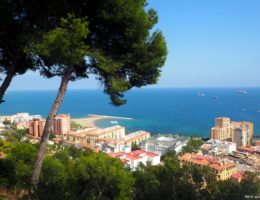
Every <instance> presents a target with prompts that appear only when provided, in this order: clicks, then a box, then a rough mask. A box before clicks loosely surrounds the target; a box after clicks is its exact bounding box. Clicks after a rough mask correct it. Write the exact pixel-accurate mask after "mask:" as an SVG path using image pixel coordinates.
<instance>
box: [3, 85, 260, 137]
mask: <svg viewBox="0 0 260 200" xmlns="http://www.w3.org/2000/svg"><path fill="white" fill-rule="evenodd" d="M236 90H238V89H234V88H230V89H223V88H222V89H198V88H197V89H139V90H132V91H130V92H128V93H127V95H126V98H127V99H128V102H127V104H126V105H124V106H122V107H113V106H111V105H110V104H109V98H108V97H107V96H106V95H104V94H103V93H102V91H100V90H74V91H73V90H72V91H68V93H67V95H66V97H65V100H64V102H63V105H62V106H61V108H60V110H59V113H70V114H71V116H72V117H85V116H87V115H88V114H103V115H114V116H125V117H132V118H134V120H117V121H118V122H119V124H120V125H123V126H125V127H126V128H127V130H128V131H129V132H131V131H135V130H140V129H143V130H147V131H151V132H153V133H181V134H187V135H191V134H197V135H200V136H209V134H210V128H211V127H212V126H213V125H214V119H215V118H216V117H219V116H227V117H231V118H232V119H233V120H248V121H252V122H254V125H255V134H257V135H259V133H260V88H248V89H246V91H248V93H247V94H239V93H236ZM199 92H200V93H204V94H205V96H204V97H203V96H198V95H197V93H199ZM55 95H56V91H19V92H18V91H12V92H8V94H7V96H6V98H5V100H6V102H5V103H4V104H1V105H0V115H7V114H8V115H10V114H15V113H17V112H29V113H30V114H41V115H42V116H46V115H47V113H48V111H49V109H50V107H51V104H52V102H53V100H54V98H55ZM213 96H218V98H217V99H214V98H213ZM257 111H258V112H257ZM110 121H111V120H101V121H98V122H97V125H98V126H101V127H106V126H110V125H111V123H110Z"/></svg>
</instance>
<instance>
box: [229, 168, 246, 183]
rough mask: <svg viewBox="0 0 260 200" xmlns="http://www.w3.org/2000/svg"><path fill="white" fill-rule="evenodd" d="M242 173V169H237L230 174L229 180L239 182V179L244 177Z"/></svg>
mask: <svg viewBox="0 0 260 200" xmlns="http://www.w3.org/2000/svg"><path fill="white" fill-rule="evenodd" d="M244 175H245V172H243V171H238V172H236V173H234V174H232V176H231V180H232V181H233V182H236V183H239V182H241V180H242V179H243V178H244Z"/></svg>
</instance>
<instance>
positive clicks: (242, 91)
mask: <svg viewBox="0 0 260 200" xmlns="http://www.w3.org/2000/svg"><path fill="white" fill-rule="evenodd" d="M236 92H237V93H240V94H247V91H245V90H237V91H236Z"/></svg>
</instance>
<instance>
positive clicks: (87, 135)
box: [64, 125, 150, 152]
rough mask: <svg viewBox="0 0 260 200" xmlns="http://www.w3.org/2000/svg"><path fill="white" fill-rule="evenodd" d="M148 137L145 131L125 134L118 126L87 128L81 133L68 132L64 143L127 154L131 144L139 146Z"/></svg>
mask: <svg viewBox="0 0 260 200" xmlns="http://www.w3.org/2000/svg"><path fill="white" fill-rule="evenodd" d="M149 137H150V133H149V132H146V131H136V132H133V133H130V134H127V135H126V134H125V128H124V127H122V126H119V125H116V126H111V127H108V128H103V129H101V128H96V127H94V128H87V129H85V130H82V131H75V132H72V131H71V132H69V133H67V134H66V137H65V139H64V143H71V142H73V143H75V144H85V145H88V146H89V147H90V148H96V147H99V150H100V151H103V152H119V151H123V152H128V151H129V149H130V150H131V147H132V145H133V144H137V145H138V144H140V143H141V141H143V140H146V139H147V138H149Z"/></svg>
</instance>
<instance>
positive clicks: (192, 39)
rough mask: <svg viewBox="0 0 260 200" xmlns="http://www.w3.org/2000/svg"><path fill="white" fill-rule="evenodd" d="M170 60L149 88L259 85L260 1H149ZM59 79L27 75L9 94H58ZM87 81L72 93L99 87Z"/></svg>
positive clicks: (95, 83)
mask: <svg viewBox="0 0 260 200" xmlns="http://www.w3.org/2000/svg"><path fill="white" fill-rule="evenodd" d="M149 2H150V5H149V6H150V7H152V8H154V9H155V10H157V12H158V15H159V23H158V25H157V26H156V28H158V29H160V30H162V31H163V33H164V35H165V38H166V40H167V45H168V51H169V53H168V58H167V62H166V64H165V66H164V68H163V72H162V74H161V78H160V80H159V83H158V84H157V85H156V86H153V87H234V86H235V87H247V86H260V0H149ZM58 84H59V79H58V78H54V79H51V80H47V79H43V78H41V77H40V76H39V75H38V74H37V73H32V72H29V73H27V74H26V75H25V76H21V77H16V78H15V80H14V82H13V83H12V86H11V89H13V90H21V89H56V88H58ZM97 87H98V85H97V82H96V81H95V80H94V79H93V78H90V79H88V80H81V81H78V82H77V83H72V84H70V89H83V88H97Z"/></svg>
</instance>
